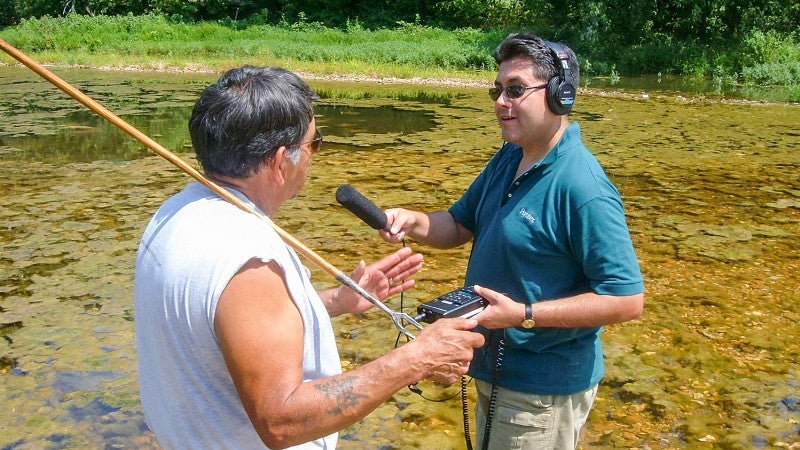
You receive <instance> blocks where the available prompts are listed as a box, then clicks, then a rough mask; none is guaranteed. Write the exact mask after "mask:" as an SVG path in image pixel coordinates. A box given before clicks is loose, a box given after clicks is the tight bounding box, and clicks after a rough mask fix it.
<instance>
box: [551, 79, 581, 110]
mask: <svg viewBox="0 0 800 450" xmlns="http://www.w3.org/2000/svg"><path fill="white" fill-rule="evenodd" d="M564 86H565V84H564V83H563V82H562V80H561V77H558V76H555V77H553V78H550V81H549V82H548V83H547V88H546V89H547V91H546V92H545V94H547V95H546V97H547V107H548V108H550V111H551V112H552V113H553V114H556V115H558V116H563V115H564V114H567V113H569V110H570V109H572V101H573V100H574V99H575V90H574V89H572V91H571V92H572V95H571V97H572V98H571V99H570V103H569V106H565V105H564V96H563V91H564ZM568 86H571V85H568Z"/></svg>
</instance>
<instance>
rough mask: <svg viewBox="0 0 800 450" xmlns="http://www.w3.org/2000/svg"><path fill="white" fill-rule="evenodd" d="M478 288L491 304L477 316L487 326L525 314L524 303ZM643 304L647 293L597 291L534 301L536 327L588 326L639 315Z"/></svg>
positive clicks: (511, 322)
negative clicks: (609, 293) (618, 294)
mask: <svg viewBox="0 0 800 450" xmlns="http://www.w3.org/2000/svg"><path fill="white" fill-rule="evenodd" d="M475 292H477V293H478V294H479V295H481V296H482V297H484V298H485V299H486V300H487V301H488V302H489V306H488V307H487V308H486V309H485V310H484V311H483V312H481V313H480V314H478V315H477V316H475V320H477V321H478V322H479V323H480V324H481V325H483V326H485V327H486V328H508V327H518V326H520V324H521V323H522V319H523V318H524V317H525V305H524V304H523V303H519V302H516V301H514V300H512V299H510V298H508V297H507V296H505V295H503V294H500V293H499V292H496V291H493V290H491V289H488V288H484V287H480V286H476V287H475ZM643 308H644V294H635V295H627V296H613V295H599V294H595V293H594V292H588V293H585V294H580V295H576V296H573V297H566V298H561V299H556V300H548V301H541V302H536V303H534V304H533V318H534V320H535V321H536V326H537V327H551V328H588V327H597V326H601V325H607V324H612V323H620V322H626V321H629V320H633V319H636V318H638V317H639V316H640V315H641V314H642V310H643Z"/></svg>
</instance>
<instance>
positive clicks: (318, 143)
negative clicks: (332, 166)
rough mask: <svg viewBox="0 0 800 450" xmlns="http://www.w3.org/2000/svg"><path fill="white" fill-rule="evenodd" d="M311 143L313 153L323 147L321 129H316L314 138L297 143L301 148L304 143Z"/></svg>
mask: <svg viewBox="0 0 800 450" xmlns="http://www.w3.org/2000/svg"><path fill="white" fill-rule="evenodd" d="M306 144H309V145H310V146H311V154H312V155H313V154H314V153H317V152H319V148H320V147H322V133H320V131H319V129H317V130H316V134H314V139H312V140H310V141H306V142H301V143H299V144H297V146H298V147H300V148H301V149H302V148H303V146H304V145H306Z"/></svg>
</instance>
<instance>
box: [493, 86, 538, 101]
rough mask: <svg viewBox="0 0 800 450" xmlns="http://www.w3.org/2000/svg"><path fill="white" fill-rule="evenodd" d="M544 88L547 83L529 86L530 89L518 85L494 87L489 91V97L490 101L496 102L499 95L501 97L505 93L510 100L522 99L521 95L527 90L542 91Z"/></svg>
mask: <svg viewBox="0 0 800 450" xmlns="http://www.w3.org/2000/svg"><path fill="white" fill-rule="evenodd" d="M546 87H547V83H545V84H540V85H538V86H530V87H525V86H521V85H519V84H512V85H510V86H506V87H501V86H495V87H493V88H491V89H489V97H491V98H492V100H494V101H497V99H498V98H500V96H501V95H503V92H505V93H506V97H508V98H511V99H514V98H520V97H522V94H524V93H525V91H527V90H529V89H542V88H546Z"/></svg>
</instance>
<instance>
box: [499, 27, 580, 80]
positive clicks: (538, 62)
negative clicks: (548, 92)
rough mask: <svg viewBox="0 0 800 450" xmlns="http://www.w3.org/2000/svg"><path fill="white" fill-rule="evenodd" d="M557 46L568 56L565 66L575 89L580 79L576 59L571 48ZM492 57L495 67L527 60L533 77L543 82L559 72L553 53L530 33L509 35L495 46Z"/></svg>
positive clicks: (545, 44) (542, 41) (562, 45)
mask: <svg viewBox="0 0 800 450" xmlns="http://www.w3.org/2000/svg"><path fill="white" fill-rule="evenodd" d="M559 45H560V46H561V47H563V48H564V50H565V51H566V52H567V54H568V55H569V60H568V61H567V64H569V68H570V71H571V72H572V80H571V81H572V84H573V85H574V86H576V87H577V86H578V81H579V80H578V79H579V77H580V67H579V66H578V58H577V57H576V56H575V52H573V51H572V49H571V48H569V47H568V46H566V45H564V44H561V43H559ZM492 56H493V57H494V61H495V62H496V63H497V65H500V64H501V63H503V62H505V61H510V60H512V59H515V58H524V59H527V60H528V61H530V62H531V66H532V67H531V69H532V70H533V76H535V77H536V78H538V79H540V80H542V81H545V82H547V81H549V80H550V79H551V78H553V77H554V76H556V75H558V72H559V70H558V68H557V67H556V64H560V63H559V62H558V61H557V58H556V56H555V55H554V54H553V51H552V50H551V49H550V47H549V46H548V45H547V43H546V42H545V41H544V40H542V39H541V38H540V37H538V36H536V35H533V34H531V33H512V34H509V35H508V36H507V37H506V38H505V39H504V40H503V42H501V43H500V45H498V46H497V48H496V49H495V51H494V54H492Z"/></svg>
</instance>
